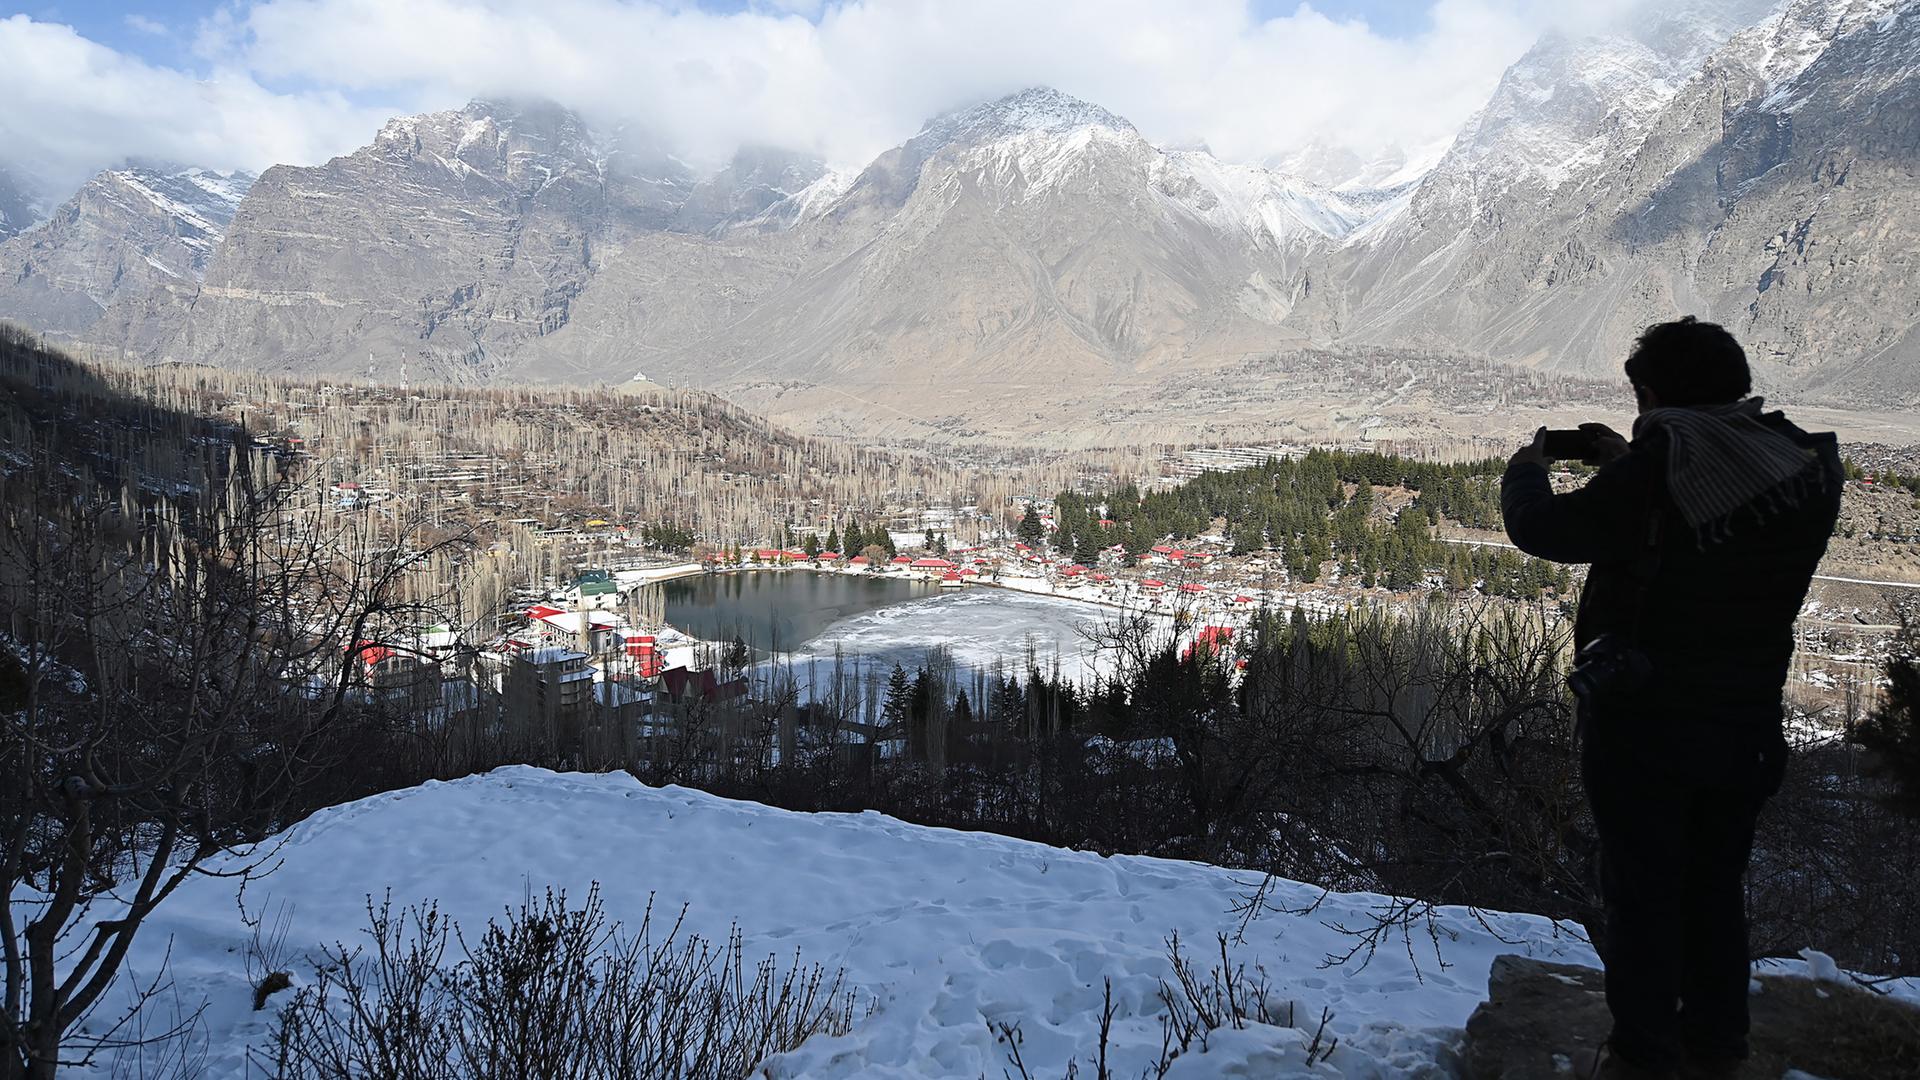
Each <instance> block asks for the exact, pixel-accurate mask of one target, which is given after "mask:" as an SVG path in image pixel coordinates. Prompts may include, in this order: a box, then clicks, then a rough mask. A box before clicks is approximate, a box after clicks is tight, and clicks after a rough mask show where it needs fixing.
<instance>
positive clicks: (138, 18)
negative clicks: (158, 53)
mask: <svg viewBox="0 0 1920 1080" xmlns="http://www.w3.org/2000/svg"><path fill="white" fill-rule="evenodd" d="M126 24H127V26H128V27H129V28H130V29H133V30H138V31H139V32H140V33H142V34H151V35H153V36H154V37H166V36H167V24H166V23H163V22H159V21H156V20H154V19H149V18H147V17H146V16H145V15H140V14H137V13H135V14H130V15H128V16H126Z"/></svg>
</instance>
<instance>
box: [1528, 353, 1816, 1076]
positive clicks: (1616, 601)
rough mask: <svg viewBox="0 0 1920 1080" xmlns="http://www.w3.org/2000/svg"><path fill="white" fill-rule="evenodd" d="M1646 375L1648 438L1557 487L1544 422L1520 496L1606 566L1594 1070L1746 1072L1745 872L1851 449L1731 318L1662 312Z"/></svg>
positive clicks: (1585, 675) (1593, 659)
mask: <svg viewBox="0 0 1920 1080" xmlns="http://www.w3.org/2000/svg"><path fill="white" fill-rule="evenodd" d="M1626 373H1627V378H1628V380H1629V381H1631V382H1632V384H1633V389H1634V395H1635V398H1636V399H1637V402H1638V404H1639V409H1640V415H1639V417H1638V418H1637V419H1636V420H1635V421H1634V425H1633V441H1632V442H1631V443H1628V442H1627V441H1626V440H1625V439H1623V438H1621V437H1620V436H1619V435H1617V434H1615V433H1614V432H1612V431H1610V430H1608V429H1606V428H1605V427H1604V426H1602V425H1584V426H1583V428H1582V430H1583V431H1586V432H1587V433H1588V435H1589V436H1590V438H1591V440H1592V443H1591V449H1590V451H1589V452H1588V455H1587V460H1588V461H1589V462H1591V463H1593V464H1598V465H1600V466H1601V468H1600V469H1599V471H1598V472H1596V473H1595V474H1594V475H1593V476H1592V478H1591V479H1590V480H1588V482H1587V483H1586V484H1585V485H1583V486H1582V487H1580V488H1579V489H1577V490H1574V491H1571V492H1567V493H1565V494H1559V495H1556V494H1554V493H1553V491H1552V488H1551V487H1550V486H1549V484H1548V479H1547V468H1546V463H1547V457H1546V452H1545V449H1546V437H1545V429H1542V430H1541V431H1540V432H1536V433H1535V435H1534V440H1533V442H1532V443H1531V444H1529V445H1528V446H1526V447H1523V448H1521V450H1520V451H1519V452H1517V453H1515V454H1514V455H1513V458H1512V460H1511V461H1510V462H1509V463H1508V465H1507V472H1506V476H1505V478H1504V479H1503V480H1502V482H1501V492H1500V504H1501V510H1502V512H1503V514H1504V515H1505V518H1506V527H1507V535H1508V536H1509V537H1510V538H1511V539H1512V540H1513V543H1514V545H1515V546H1516V547H1518V548H1520V550H1522V551H1525V552H1527V553H1528V554H1531V555H1535V556H1538V557H1540V558H1543V559H1551V560H1553V561H1555V562H1563V563H1590V564H1592V569H1591V570H1590V571H1589V573H1588V575H1587V581H1586V585H1585V588H1584V590H1583V591H1582V594H1581V597H1580V607H1579V612H1578V614H1577V615H1576V617H1575V620H1574V644H1575V648H1576V661H1575V665H1574V674H1573V675H1571V676H1570V677H1569V683H1570V684H1571V685H1572V686H1573V688H1574V690H1575V693H1576V696H1577V697H1578V699H1579V706H1578V716H1579V727H1580V733H1581V739H1582V743H1581V754H1582V760H1581V771H1582V776H1583V779H1584V781H1585V785H1586V789H1587V797H1588V799H1589V801H1590V802H1591V804H1592V807H1593V817H1594V823H1595V826H1596V828H1597V829H1598V831H1599V837H1600V873H1599V877H1600V891H1601V899H1602V902H1603V904H1604V907H1605V913H1606V918H1605V925H1604V930H1603V933H1602V934H1601V935H1599V939H1600V940H1599V944H1600V949H1601V956H1602V959H1603V960H1604V961H1605V962H1606V985H1607V1006H1608V1008H1609V1009H1610V1010H1611V1012H1612V1013H1613V1022H1614V1025H1613V1031H1612V1034H1611V1035H1610V1036H1609V1037H1608V1040H1607V1044H1606V1046H1605V1047H1603V1048H1602V1050H1601V1051H1600V1053H1599V1054H1598V1055H1596V1059H1595V1062H1594V1064H1593V1072H1592V1074H1593V1075H1598V1076H1604V1077H1665V1076H1676V1075H1679V1074H1680V1071H1681V1070H1682V1069H1683V1068H1684V1069H1685V1070H1686V1071H1687V1074H1688V1075H1696V1076H1726V1075H1732V1074H1733V1072H1734V1071H1735V1070H1736V1069H1737V1068H1738V1066H1739V1062H1740V1061H1741V1060H1743V1059H1744V1058H1745V1057H1746V1056H1747V1030H1748V1017H1747V980H1748V964H1749V956H1748V944H1747V923H1746V895H1745V889H1744V885H1743V878H1744V876H1745V873H1746V868H1747V860H1748V857H1749V855H1750V854H1751V850H1752V846H1753V830H1754V822H1755V820H1756V819H1757V818H1758V816H1759V812H1760V807H1761V805H1762V804H1763V803H1764V802H1765V801H1766V799H1767V798H1768V797H1769V796H1771V795H1772V794H1773V793H1774V792H1775V791H1777V790H1778V789H1779V786H1780V781H1781V777H1782V775H1783V771H1784V769H1785V763H1786V741H1785V739H1784V737H1783V736H1782V733H1781V718H1782V717H1781V690H1782V688H1783V687H1784V686H1785V685H1786V678H1787V665H1788V661H1789V659H1790V657H1791V655H1792V653H1793V622H1794V618H1795V617H1796V616H1797V615H1798V613H1799V610H1800V606H1801V604H1802V603H1803V602H1804V601H1805V599H1806V594H1807V587H1808V584H1809V583H1810V581H1811V579H1812V576H1813V571H1814V567H1815V565H1816V564H1817V563H1818V562H1819V561H1820V557H1821V556H1822V555H1823V554H1824V553H1825V551H1826V546H1827V538H1828V536H1829V535H1831V533H1832V532H1833V523H1834V519H1835V518H1836V517H1837V516H1838V514H1839V507H1840V489H1841V485H1842V473H1841V467H1840V458H1839V454H1838V450H1837V448H1836V444H1835V441H1834V436H1833V435H1832V434H1831V433H1827V434H1820V435H1810V434H1808V433H1807V432H1805V431H1802V430H1800V429H1799V428H1798V427H1795V426H1794V425H1793V424H1791V423H1789V422H1788V421H1787V419H1786V418H1785V416H1783V415H1782V414H1780V413H1778V412H1771V413H1765V412H1762V411H1761V401H1760V399H1759V398H1756V397H1748V396H1747V395H1748V393H1749V391H1750V390H1751V389H1752V381H1751V378H1750V375H1749V372H1748V369H1747V360H1746V354H1745V353H1744V352H1742V351H1741V349H1740V346H1739V344H1738V343H1737V342H1735V341H1734V340H1733V338H1732V336H1731V335H1729V334H1728V333H1727V332H1726V331H1725V330H1723V329H1721V328H1720V327H1718V326H1715V325H1713V324H1711V323H1703V322H1698V321H1696V320H1695V319H1693V318H1691V317H1689V318H1685V319H1681V320H1679V321H1678V322H1669V323H1660V324H1658V325H1655V326H1651V327H1648V328H1647V330H1646V332H1645V333H1644V334H1642V335H1641V336H1640V339H1639V341H1638V343H1637V344H1636V345H1635V347H1634V349H1633V353H1632V355H1631V356H1630V357H1629V358H1628V359H1627V363H1626Z"/></svg>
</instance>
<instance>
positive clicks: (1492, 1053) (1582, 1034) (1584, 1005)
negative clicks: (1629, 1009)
mask: <svg viewBox="0 0 1920 1080" xmlns="http://www.w3.org/2000/svg"><path fill="white" fill-rule="evenodd" d="M1612 1027H1613V1018H1612V1016H1610V1015H1609V1014H1608V1013H1607V998H1606V987H1605V984H1604V983H1603V982H1602V981H1601V974H1600V972H1599V971H1598V970H1597V969H1595V968H1589V967H1575V966H1574V965H1572V964H1549V963H1546V962H1544V961H1539V960H1529V959H1527V958H1526V957H1524V956H1499V957H1495V958H1494V961H1493V971H1492V974H1491V975H1489V976H1488V978H1487V1002H1486V1004H1484V1005H1482V1006H1480V1007H1479V1008H1477V1009H1475V1010H1474V1011H1473V1016H1472V1017H1470V1018H1469V1019H1468V1020H1467V1051H1466V1055H1465V1057H1466V1063H1467V1074H1468V1075H1469V1076H1471V1077H1473V1078H1474V1080H1566V1078H1567V1077H1570V1076H1572V1075H1573V1063H1574V1061H1576V1060H1578V1059H1579V1058H1580V1057H1582V1056H1583V1052H1584V1053H1586V1054H1590V1053H1591V1052H1592V1051H1593V1049H1594V1048H1595V1047H1597V1046H1599V1045H1600V1044H1601V1043H1602V1042H1604V1041H1606V1038H1607V1032H1608V1031H1609V1030H1611V1029H1612Z"/></svg>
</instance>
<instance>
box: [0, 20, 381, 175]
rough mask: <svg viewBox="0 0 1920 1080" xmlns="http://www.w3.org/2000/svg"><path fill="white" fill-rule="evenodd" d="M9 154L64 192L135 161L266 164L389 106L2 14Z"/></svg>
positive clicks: (370, 121) (358, 127)
mask: <svg viewBox="0 0 1920 1080" xmlns="http://www.w3.org/2000/svg"><path fill="white" fill-rule="evenodd" d="M0 101H5V102H6V103H7V106H6V108H4V109H0V148H4V149H0V156H4V158H5V160H6V161H7V163H8V164H10V165H13V166H15V167H16V168H17V169H18V170H19V171H20V172H22V173H24V174H26V175H29V176H32V177H34V178H36V179H37V180H39V181H40V182H41V183H42V184H45V185H46V186H47V188H48V189H49V190H50V191H52V192H55V193H64V192H65V191H70V190H72V189H73V188H75V187H77V186H78V185H79V183H80V182H81V181H82V180H84V179H85V178H86V177H87V176H88V175H89V174H91V173H92V172H94V171H96V170H98V169H101V168H105V167H109V166H113V165H117V164H119V163H120V162H122V161H124V160H125V159H127V158H130V157H133V158H150V159H157V160H167V161H178V162H185V163H190V164H196V165H204V166H206V167H209V168H219V169H228V168H250V169H260V168H264V167H266V166H267V165H270V164H273V163H275V162H279V161H312V160H316V159H319V158H323V157H325V156H326V155H327V154H329V153H337V152H339V151H340V150H341V149H345V148H349V147H351V146H352V145H354V144H355V143H356V142H359V141H364V139H365V137H366V133H367V132H370V131H372V130H374V128H375V127H377V126H378V124H379V119H378V117H379V115H380V114H382V113H383V112H384V110H380V109H373V110H363V109H356V108H354V107H353V106H351V105H350V104H348V102H347V101H346V100H345V99H344V98H343V97H342V96H341V95H340V94H338V93H336V92H333V91H325V90H323V91H315V92H311V93H299V94H289V93H275V92H272V91H270V90H267V89H265V88H263V87H262V86H261V85H260V84H259V83H258V82H257V81H256V80H255V79H254V78H253V76H252V75H251V74H249V73H248V72H246V71H244V70H241V69H236V68H231V67H225V66H222V67H216V68H212V69H210V70H209V71H208V72H207V73H206V74H205V75H204V76H195V75H192V74H188V73H185V72H180V71H175V70H171V69H168V68H163V67H155V66H152V65H149V64H146V63H143V62H141V61H139V60H137V59H134V58H132V57H128V56H126V55H124V54H121V53H119V52H116V51H114V50H113V49H109V48H107V47H105V46H103V45H100V44H97V43H95V42H92V41H89V40H87V39H86V38H83V37H81V36H80V35H78V34H76V33H74V31H73V30H72V29H70V28H69V27H66V26H61V25H56V24H53V23H43V22H35V21H33V20H32V19H29V18H28V17H27V16H25V15H15V16H12V17H10V18H5V19H0Z"/></svg>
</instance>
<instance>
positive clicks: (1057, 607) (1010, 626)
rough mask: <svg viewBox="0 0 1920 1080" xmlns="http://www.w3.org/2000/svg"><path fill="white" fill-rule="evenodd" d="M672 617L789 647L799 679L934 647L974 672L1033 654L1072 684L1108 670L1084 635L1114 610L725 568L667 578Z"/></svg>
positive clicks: (1023, 663) (909, 665) (688, 625)
mask: <svg viewBox="0 0 1920 1080" xmlns="http://www.w3.org/2000/svg"><path fill="white" fill-rule="evenodd" d="M665 588H666V589H667V590H668V592H667V621H668V622H670V623H672V624H673V625H674V626H676V627H678V628H680V629H682V630H685V631H687V632H688V633H691V634H695V635H698V636H700V637H704V638H707V639H709V640H721V641H725V640H731V639H732V638H733V637H734V636H735V635H736V634H738V635H739V636H740V637H741V638H742V640H744V641H746V642H747V644H749V645H751V646H753V647H754V648H755V649H756V650H771V651H780V652H785V653H786V654H787V655H788V657H789V658H790V660H791V662H792V663H793V665H794V667H795V669H796V671H797V672H798V673H800V676H801V679H802V681H803V682H811V681H813V680H811V679H808V678H807V677H806V675H805V673H804V672H805V669H806V668H807V666H808V665H809V663H811V664H812V665H813V666H814V668H815V669H816V670H817V671H818V673H819V676H820V677H821V678H825V677H826V671H827V669H828V668H829V667H830V666H831V665H832V664H833V662H834V660H835V658H836V656H838V657H841V658H843V661H844V662H845V663H847V664H849V665H851V664H853V663H855V662H858V664H859V665H860V666H862V667H867V666H870V665H875V666H879V667H880V668H881V670H890V669H891V668H892V667H893V665H894V664H899V665H900V666H901V667H903V668H906V669H907V670H909V671H911V670H913V669H914V668H916V667H919V666H921V665H922V664H924V663H925V662H926V660H927V656H928V654H929V653H931V652H933V651H934V650H935V649H937V648H938V649H944V650H945V651H946V653H947V654H948V655H949V656H951V657H952V659H953V661H954V662H955V664H957V665H958V666H960V667H964V668H972V669H976V670H991V669H992V668H994V667H995V666H996V665H999V666H1004V667H1006V668H1008V669H1011V670H1015V671H1022V672H1023V671H1024V670H1025V669H1026V667H1027V665H1028V662H1029V659H1030V658H1031V659H1032V661H1034V662H1036V663H1038V664H1039V666H1040V667H1041V669H1042V670H1047V671H1051V670H1052V668H1053V666H1054V664H1055V662H1056V661H1057V662H1058V664H1059V668H1060V673H1061V674H1062V675H1063V676H1065V677H1066V678H1068V679H1069V680H1072V681H1076V682H1077V681H1081V680H1082V679H1083V678H1084V677H1085V676H1086V675H1087V674H1089V673H1090V672H1092V671H1095V670H1102V669H1103V665H1102V664H1101V658H1100V657H1099V656H1097V655H1096V653H1095V650H1094V647H1093V644H1092V643H1091V642H1090V641H1088V640H1087V634H1088V633H1089V632H1091V631H1097V630H1099V629H1100V628H1101V627H1103V626H1106V625H1108V624H1109V623H1110V622H1111V621H1112V620H1113V618H1114V617H1115V614H1116V613H1115V612H1113V611H1111V610H1109V609H1106V608H1101V607H1096V606H1094V605H1092V604H1087V603H1082V602H1078V601H1073V600H1064V599H1060V598H1056V597H1047V596H1034V595H1031V594H1027V593H1021V592H1015V591H1012V590H1009V589H997V588H990V587H985V586H972V587H969V588H966V589H938V588H935V587H933V586H931V585H928V584H926V583H922V582H907V581H901V580H897V579H876V578H865V577H856V576H851V575H840V574H812V573H803V572H789V573H778V574H772V573H750V574H723V575H712V576H708V577H703V578H687V579H682V580H680V581H674V582H668V583H667V584H666V585H665Z"/></svg>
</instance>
